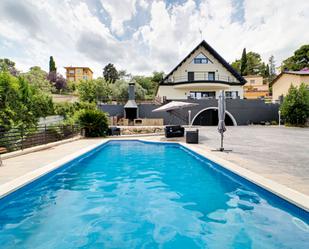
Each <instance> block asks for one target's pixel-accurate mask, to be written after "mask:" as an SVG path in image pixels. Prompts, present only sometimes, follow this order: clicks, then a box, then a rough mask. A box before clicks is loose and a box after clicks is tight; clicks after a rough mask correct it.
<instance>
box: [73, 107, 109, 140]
mask: <svg viewBox="0 0 309 249" xmlns="http://www.w3.org/2000/svg"><path fill="white" fill-rule="evenodd" d="M77 120H78V123H79V124H80V126H81V128H82V129H84V130H85V136H86V137H102V136H105V135H106V133H107V129H108V119H107V116H106V114H105V113H104V112H102V111H99V110H81V111H79V112H78V114H77Z"/></svg>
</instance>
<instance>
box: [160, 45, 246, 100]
mask: <svg viewBox="0 0 309 249" xmlns="http://www.w3.org/2000/svg"><path fill="white" fill-rule="evenodd" d="M245 83H246V80H245V79H244V78H243V77H242V76H240V74H238V73H237V72H236V71H235V70H234V69H233V68H232V67H231V66H230V64H229V63H227V62H226V61H225V60H224V59H223V58H222V57H221V56H220V55H219V54H218V53H217V52H216V51H215V50H214V49H213V48H212V47H211V46H210V45H209V44H208V43H207V42H206V41H204V40H203V41H202V42H201V43H200V44H199V45H198V46H197V47H196V48H194V49H193V50H192V51H191V53H189V54H188V55H187V56H186V57H185V58H184V59H183V60H182V61H181V62H180V63H179V64H178V65H177V66H176V67H175V68H174V69H173V70H172V71H171V72H170V73H169V74H168V75H166V76H165V77H164V79H163V80H162V82H161V83H160V85H159V88H158V91H157V97H159V98H161V99H166V100H176V99H178V100H179V99H190V98H192V99H208V98H217V97H218V94H219V91H220V90H225V93H226V96H227V97H228V98H240V99H242V98H243V85H244V84H245Z"/></svg>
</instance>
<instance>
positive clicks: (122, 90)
mask: <svg viewBox="0 0 309 249" xmlns="http://www.w3.org/2000/svg"><path fill="white" fill-rule="evenodd" d="M111 89H112V96H113V98H114V99H127V98H128V97H129V93H128V89H129V84H128V82H126V81H123V80H117V81H116V82H115V84H113V85H112V86H111ZM145 96H146V90H145V89H144V88H143V87H142V86H141V85H140V84H139V83H137V82H136V83H135V97H136V99H145Z"/></svg>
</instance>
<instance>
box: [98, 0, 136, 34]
mask: <svg viewBox="0 0 309 249" xmlns="http://www.w3.org/2000/svg"><path fill="white" fill-rule="evenodd" d="M101 3H102V6H103V8H104V9H105V10H106V11H107V12H108V13H109V15H110V17H111V22H112V23H111V28H112V31H113V32H115V33H116V34H117V35H122V34H123V33H124V22H125V21H129V20H130V19H131V18H132V16H134V15H135V13H136V8H135V4H136V0H101Z"/></svg>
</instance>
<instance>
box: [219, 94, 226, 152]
mask: <svg viewBox="0 0 309 249" xmlns="http://www.w3.org/2000/svg"><path fill="white" fill-rule="evenodd" d="M218 119H219V122H218V132H219V133H220V134H221V146H220V149H219V150H220V151H224V148H223V133H224V132H225V131H226V128H225V123H224V119H225V95H224V90H222V91H221V92H220V96H219V100H218Z"/></svg>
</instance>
